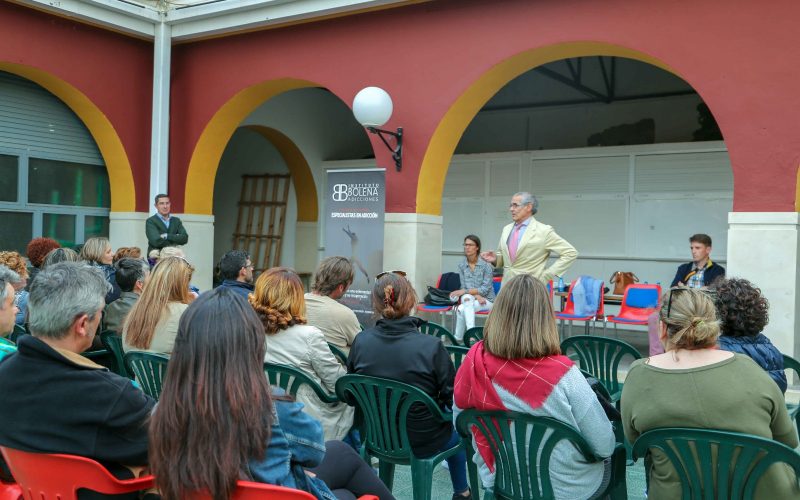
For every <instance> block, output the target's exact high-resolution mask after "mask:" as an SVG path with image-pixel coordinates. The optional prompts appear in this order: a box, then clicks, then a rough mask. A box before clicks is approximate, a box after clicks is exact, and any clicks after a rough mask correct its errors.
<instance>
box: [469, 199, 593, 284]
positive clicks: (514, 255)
mask: <svg viewBox="0 0 800 500" xmlns="http://www.w3.org/2000/svg"><path fill="white" fill-rule="evenodd" d="M538 209H539V201H538V200H537V199H536V197H535V196H533V195H531V194H530V193H527V192H524V191H523V192H520V193H517V194H515V195H514V196H513V197H512V198H511V204H510V205H509V206H508V210H509V212H511V219H512V220H513V221H514V222H512V223H511V224H509V225H507V226H506V227H504V228H503V232H502V234H501V235H500V243H499V244H498V250H497V251H494V250H489V251H487V252H481V258H482V259H483V260H485V261H486V262H488V263H490V264H494V265H495V267H500V266H502V267H503V283H505V282H507V281H508V280H510V279H511V278H513V277H514V276H516V275H518V274H531V275H533V277H534V278H537V279H539V280H540V281H542V282H545V283H546V282H548V281H550V280H551V279H553V278H554V277H556V276H563V275H564V272H565V271H566V270H567V269H568V268H569V266H571V265H572V263H573V262H574V261H575V259H577V258H578V252H577V251H576V250H575V247H573V246H572V245H570V244H569V243H568V242H567V240H565V239H564V238H562V237H561V236H559V235H558V234H556V232H555V231H553V228H552V227H551V226H548V225H547V224H542V223H541V222H538V221H537V220H536V219H534V217H533V215H534V214H535V213H536V212H537V211H538ZM551 253H555V254H558V260H556V261H555V262H554V263H553V265H552V266H550V267H546V266H547V259H549V258H550V254H551Z"/></svg>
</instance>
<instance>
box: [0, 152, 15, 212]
mask: <svg viewBox="0 0 800 500" xmlns="http://www.w3.org/2000/svg"><path fill="white" fill-rule="evenodd" d="M18 173H19V171H18V169H17V157H16V156H9V155H0V201H17V176H18Z"/></svg>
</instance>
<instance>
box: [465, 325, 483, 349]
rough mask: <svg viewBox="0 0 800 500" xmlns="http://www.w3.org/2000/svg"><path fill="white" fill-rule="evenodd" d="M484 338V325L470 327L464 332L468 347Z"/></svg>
mask: <svg viewBox="0 0 800 500" xmlns="http://www.w3.org/2000/svg"><path fill="white" fill-rule="evenodd" d="M480 340H483V327H482V326H473V327H472V328H470V329H468V330H467V331H466V332H464V345H465V346H467V347H472V346H473V345H475V344H477V343H478V341H480Z"/></svg>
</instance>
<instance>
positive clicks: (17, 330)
mask: <svg viewBox="0 0 800 500" xmlns="http://www.w3.org/2000/svg"><path fill="white" fill-rule="evenodd" d="M23 335H28V330H27V329H26V328H25V327H24V326H23V325H14V330H13V331H12V332H11V334H10V335H9V336H8V340H10V341H11V342H14V343H15V344H16V343H17V340H19V338H20V337H22V336H23Z"/></svg>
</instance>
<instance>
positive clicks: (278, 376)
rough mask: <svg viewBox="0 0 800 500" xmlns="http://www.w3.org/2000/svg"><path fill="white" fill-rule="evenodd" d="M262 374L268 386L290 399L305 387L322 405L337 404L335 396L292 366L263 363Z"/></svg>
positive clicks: (337, 400)
mask: <svg viewBox="0 0 800 500" xmlns="http://www.w3.org/2000/svg"><path fill="white" fill-rule="evenodd" d="M264 373H266V374H267V378H269V383H270V385H274V386H276V387H280V388H281V389H283V390H284V391H286V392H287V393H288V394H289V395H290V396H292V397H296V396H297V391H298V389H300V387H302V386H304V385H306V386H308V387H310V388H311V390H313V391H314V394H316V395H317V397H318V398H319V399H320V401H322V402H323V403H338V402H339V399H338V398H337V397H336V396H335V395H331V394H328V393H327V392H325V390H324V389H323V388H322V387H320V385H319V384H318V383H317V382H316V381H315V380H314V379H312V378H311V377H309V376H308V375H307V374H306V373H305V372H304V371H303V370H300V369H298V368H295V367H293V366H288V365H279V364H277V363H264Z"/></svg>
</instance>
